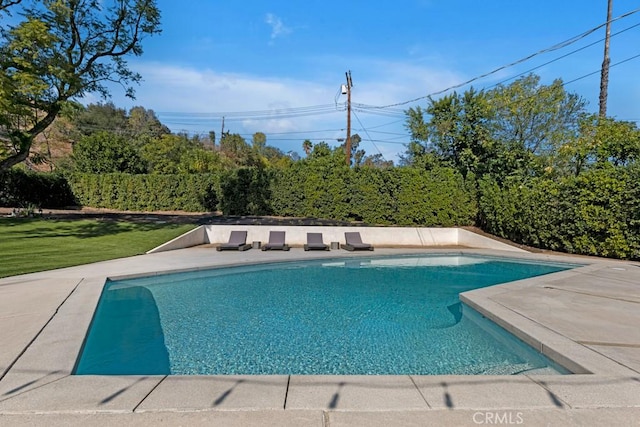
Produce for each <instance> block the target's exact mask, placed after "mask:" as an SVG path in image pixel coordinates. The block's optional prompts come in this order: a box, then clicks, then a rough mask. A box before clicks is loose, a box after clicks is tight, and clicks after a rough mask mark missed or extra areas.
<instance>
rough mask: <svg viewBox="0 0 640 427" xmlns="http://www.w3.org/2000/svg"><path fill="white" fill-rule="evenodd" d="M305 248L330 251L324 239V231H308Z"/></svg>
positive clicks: (306, 249)
mask: <svg viewBox="0 0 640 427" xmlns="http://www.w3.org/2000/svg"><path fill="white" fill-rule="evenodd" d="M304 250H305V251H309V250H316V251H328V250H329V245H326V244H325V243H324V242H323V241H322V233H307V243H306V244H305V245H304Z"/></svg>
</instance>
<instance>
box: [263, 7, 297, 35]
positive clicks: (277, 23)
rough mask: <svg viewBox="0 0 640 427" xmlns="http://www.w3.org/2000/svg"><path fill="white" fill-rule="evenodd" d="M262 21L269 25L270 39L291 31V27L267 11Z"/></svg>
mask: <svg viewBox="0 0 640 427" xmlns="http://www.w3.org/2000/svg"><path fill="white" fill-rule="evenodd" d="M264 22H266V23H267V24H268V25H269V26H270V27H271V40H272V41H273V40H275V39H276V38H278V37H280V36H286V35H287V34H290V33H291V31H292V30H291V28H289V27H287V26H285V25H284V22H282V19H280V18H279V17H277V16H276V15H274V14H273V13H267V16H266V17H265V19H264Z"/></svg>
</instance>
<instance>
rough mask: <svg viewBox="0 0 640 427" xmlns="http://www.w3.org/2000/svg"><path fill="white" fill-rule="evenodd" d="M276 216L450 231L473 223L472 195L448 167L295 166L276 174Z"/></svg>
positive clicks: (474, 215) (273, 208)
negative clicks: (430, 168)
mask: <svg viewBox="0 0 640 427" xmlns="http://www.w3.org/2000/svg"><path fill="white" fill-rule="evenodd" d="M271 207H272V211H273V213H274V214H275V215H280V216H295V217H313V218H330V219H336V220H345V221H350V220H351V221H353V220H356V221H363V222H365V223H368V224H384V225H392V224H395V225H407V226H409V225H420V226H428V227H429V226H436V227H437V226H441V227H450V226H455V225H471V224H474V222H475V217H476V214H477V206H476V203H475V198H474V192H473V191H471V190H470V188H469V187H468V186H467V184H466V182H465V181H464V179H463V178H462V176H461V175H460V174H459V173H458V172H456V171H454V170H453V169H449V168H436V169H434V170H431V171H425V170H418V169H412V168H389V169H373V168H355V169H349V168H347V167H346V166H345V167H344V168H342V167H335V166H333V167H332V166H331V165H313V164H305V163H302V162H301V163H299V164H296V165H294V166H293V167H291V168H290V169H286V170H282V171H278V173H276V176H275V177H274V180H273V186H272V191H271Z"/></svg>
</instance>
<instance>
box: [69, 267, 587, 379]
mask: <svg viewBox="0 0 640 427" xmlns="http://www.w3.org/2000/svg"><path fill="white" fill-rule="evenodd" d="M572 267H575V266H573V265H566V264H551V263H533V262H525V261H512V260H505V259H498V258H495V259H494V258H487V257H476V256H467V255H465V256H459V255H437V256H434V255H429V256H424V255H423V256H400V257H393V258H389V257H382V258H367V259H348V260H344V259H340V260H338V259H335V260H321V261H320V260H319V261H310V262H308V261H306V262H291V263H280V264H263V265H253V266H247V267H233V268H223V269H214V270H207V271H199V272H191V273H178V274H168V275H162V276H153V277H145V278H136V279H128V280H119V281H108V282H107V283H106V284H105V288H104V290H103V294H102V296H101V299H100V302H99V304H98V308H97V310H96V313H95V316H94V319H93V322H92V325H91V328H90V331H89V333H88V335H87V338H86V342H85V345H84V348H83V351H82V354H81V356H80V359H79V361H78V363H77V367H76V370H75V373H76V374H102V375H110V374H113V375H115V374H140V375H142V374H144V375H148V374H175V375H195V374H199V375H212V374H345V375H350V374H389V375H401V374H416V375H420V374H423V375H428V374H434V375H435V374H516V373H523V372H540V373H566V371H563V370H562V368H560V367H558V366H555V365H554V364H553V363H552V362H550V361H549V360H547V359H546V358H545V357H543V356H542V355H541V354H539V353H537V352H536V351H535V350H533V349H532V348H530V347H528V346H526V345H525V344H524V343H522V342H520V341H519V340H518V339H517V338H515V337H513V336H512V335H510V334H508V333H507V332H505V331H504V330H502V329H501V328H499V327H498V326H497V325H495V324H493V323H492V322H490V321H488V320H487V319H484V318H483V317H482V316H480V315H479V314H478V313H476V312H474V311H473V310H472V309H470V308H469V307H466V306H463V305H462V304H461V303H460V301H459V298H458V295H459V294H460V293H461V292H465V291H468V290H472V289H477V288H482V287H486V286H490V285H495V284H498V283H505V282H510V281H514V280H518V279H523V278H528V277H533V276H538V275H542V274H548V273H553V272H557V271H561V270H565V269H568V268H572Z"/></svg>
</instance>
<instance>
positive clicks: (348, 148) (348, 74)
mask: <svg viewBox="0 0 640 427" xmlns="http://www.w3.org/2000/svg"><path fill="white" fill-rule="evenodd" d="M344 74H345V76H346V77H347V84H346V88H347V142H346V143H345V148H344V151H345V152H346V153H345V154H346V155H347V156H346V157H347V166H351V87H352V86H353V82H352V81H351V70H349V71H348V72H346V73H344Z"/></svg>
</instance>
